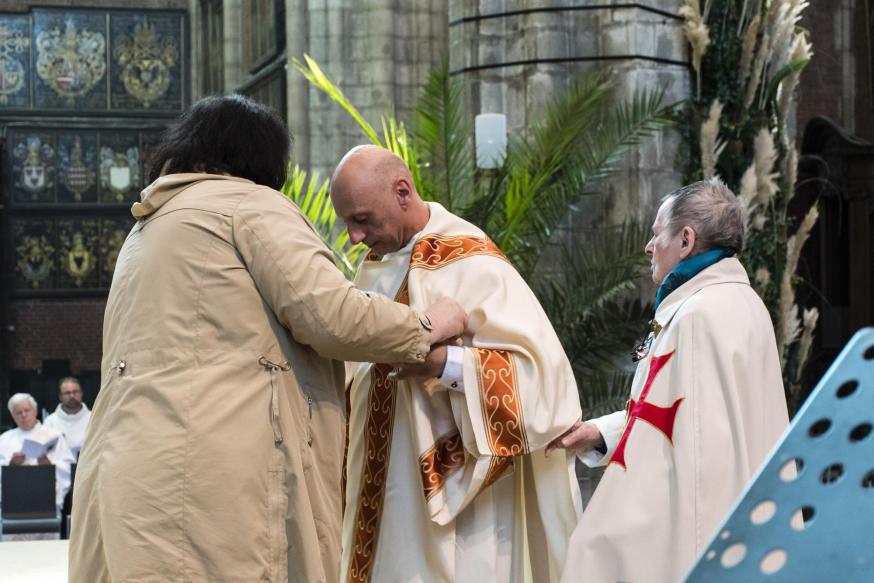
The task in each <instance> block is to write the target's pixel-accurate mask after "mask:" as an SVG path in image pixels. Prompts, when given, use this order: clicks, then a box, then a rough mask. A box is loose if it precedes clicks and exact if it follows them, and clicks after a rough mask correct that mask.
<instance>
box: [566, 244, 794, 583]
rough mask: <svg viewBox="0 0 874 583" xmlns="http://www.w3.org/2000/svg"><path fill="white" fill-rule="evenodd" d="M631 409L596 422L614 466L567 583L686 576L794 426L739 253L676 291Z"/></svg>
mask: <svg viewBox="0 0 874 583" xmlns="http://www.w3.org/2000/svg"><path fill="white" fill-rule="evenodd" d="M655 321H656V324H655V330H656V332H655V338H654V340H653V341H652V344H651V346H650V349H649V353H648V354H647V356H646V357H645V358H644V359H643V360H641V361H640V363H639V364H638V367H637V372H636V375H635V378H634V382H633V385H632V391H631V400H630V401H629V407H628V410H627V411H626V412H618V413H614V414H612V415H607V416H605V417H601V418H599V419H595V420H593V421H594V422H595V424H596V425H598V427H599V429H600V430H601V433H602V434H603V436H604V439H605V442H606V445H607V452H606V454H604V455H602V454H600V453H597V452H589V453H587V454H585V455H583V456H581V457H582V459H583V461H584V462H585V463H587V464H588V465H590V466H594V465H603V464H607V469H606V470H605V472H604V476H603V478H602V479H601V482H600V483H599V484H598V488H597V489H596V490H595V494H594V496H593V497H592V500H591V501H590V503H589V504H588V506H587V507H586V510H585V512H584V513H583V518H582V520H581V521H580V524H579V526H578V527H577V529H576V531H574V535H573V538H572V539H571V543H570V548H569V550H568V560H567V564H566V565H565V569H564V572H563V574H562V582H565V583H573V582H577V581H581V582H583V581H584V582H586V583H616V582H617V581H623V582H627V583H678V582H679V581H682V580H683V578H684V577H685V576H686V574H687V572H688V571H689V570H690V569H691V567H692V566H693V565H694V563H695V561H696V560H697V558H698V556H699V554H700V553H701V552H702V551H703V550H704V549H705V548H706V546H707V544H708V543H709V542H710V539H711V537H712V536H713V535H714V534H715V530H716V529H717V528H718V527H719V525H720V524H721V523H722V521H723V520H724V519H725V517H726V515H727V513H728V512H729V511H730V510H731V508H732V507H733V505H734V503H735V502H736V499H737V497H738V496H739V495H740V494H741V492H742V490H743V489H744V487H745V486H746V485H747V483H748V482H749V481H750V480H751V479H752V477H753V476H754V475H755V473H756V471H757V470H758V468H759V466H760V465H761V464H762V463H763V462H764V460H765V459H766V457H767V456H768V454H769V452H770V451H771V449H772V448H773V446H774V445H775V444H776V442H777V440H778V439H779V437H780V435H781V433H782V432H783V431H784V430H785V429H786V427H787V425H788V423H789V418H788V415H787V411H786V399H785V396H784V393H783V380H782V374H781V372H780V362H779V358H778V355H777V346H776V341H775V339H774V328H773V326H772V325H771V318H770V316H769V315H768V311H767V310H766V308H765V305H764V304H763V303H762V301H761V299H759V296H758V295H757V294H756V292H755V291H754V290H753V289H752V288H751V287H750V284H749V279H748V278H747V274H746V271H744V268H743V266H742V265H741V263H740V262H739V261H738V260H737V259H735V258H728V259H723V260H721V261H719V262H718V263H716V264H714V265H712V266H710V267H708V268H706V269H704V270H703V271H701V273H699V274H698V275H696V276H695V277H693V278H692V279H691V280H689V281H688V282H686V283H685V284H683V285H682V286H680V287H679V288H677V289H676V290H675V291H674V292H673V293H672V294H670V295H669V296H667V298H665V300H664V301H663V302H662V304H661V305H660V306H659V308H658V310H657V311H656V315H655Z"/></svg>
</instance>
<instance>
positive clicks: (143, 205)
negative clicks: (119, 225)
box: [131, 172, 252, 220]
mask: <svg viewBox="0 0 874 583" xmlns="http://www.w3.org/2000/svg"><path fill="white" fill-rule="evenodd" d="M205 180H231V181H236V182H243V183H247V184H252V181H251V180H246V179H245V178H237V177H235V176H225V175H224V174H199V173H194V172H184V173H179V174H165V175H164V176H161V177H159V178H158V179H157V180H155V181H154V182H153V183H151V184H150V185H148V186H147V187H146V188H145V189H144V190H143V191H142V192H141V193H140V202H135V203H134V205H133V207H131V214H132V215H133V216H134V218H135V219H137V220H142V219H144V218H146V217H148V216H149V215H150V214H152V213H154V212H155V211H157V210H158V209H159V208H161V207H162V206H163V205H164V204H165V203H166V202H167V201H169V200H170V199H172V198H173V197H174V196H176V195H177V194H179V193H180V192H182V191H183V190H185V189H186V188H188V187H190V186H193V185H195V184H197V183H198V182H203V181H205Z"/></svg>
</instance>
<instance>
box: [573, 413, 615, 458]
mask: <svg viewBox="0 0 874 583" xmlns="http://www.w3.org/2000/svg"><path fill="white" fill-rule="evenodd" d="M626 417H627V414H626V412H625V411H616V412H615V413H610V414H609V415H603V416H601V417H596V418H595V419H589V422H590V423H594V425H595V427H597V428H598V431H600V432H601V436H602V437H603V438H604V445H605V446H606V448H607V451H605V452H604V453H601V452H600V451H598V450H595V449H591V450H589V451H586V452H583V453H578V454H577V457H578V458H580V461H581V462H583V463H584V464H586V465H587V466H589V467H590V468H597V467H599V466H606V465H607V463H608V462H609V461H610V458H611V457H613V452H614V451H616V446H617V445H619V438H620V437H622V432H623V431H624V430H625V418H626Z"/></svg>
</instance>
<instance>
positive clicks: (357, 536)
mask: <svg viewBox="0 0 874 583" xmlns="http://www.w3.org/2000/svg"><path fill="white" fill-rule="evenodd" d="M331 197H332V200H333V203H334V207H335V208H336V210H337V214H338V215H339V216H340V217H342V219H343V220H344V221H345V222H346V226H347V228H348V230H349V235H350V239H351V240H352V241H353V242H355V243H358V242H363V243H364V244H365V245H367V246H368V247H369V248H370V254H369V256H368V259H367V260H366V261H365V262H364V264H363V265H362V267H361V269H360V270H359V273H358V276H357V278H356V285H357V286H358V287H360V288H361V289H365V290H369V291H371V292H375V293H381V294H384V295H387V296H389V297H394V298H396V299H397V301H400V302H404V303H408V304H409V305H410V306H412V307H414V308H415V307H417V306H424V305H428V304H429V303H430V302H433V301H436V300H437V299H439V298H443V297H448V298H452V299H454V300H456V301H457V302H458V303H459V304H461V306H462V307H463V308H464V309H465V311H467V312H468V313H469V314H470V320H469V322H470V323H469V327H468V330H467V331H466V332H465V334H464V336H463V338H461V340H460V342H459V343H458V344H457V345H454V346H448V347H447V346H444V347H442V348H435V349H434V351H433V353H432V355H431V356H430V357H429V359H428V362H427V363H426V364H425V365H417V367H409V366H407V367H405V368H404V369H402V370H396V369H395V370H393V369H392V368H391V367H390V366H388V365H380V364H377V365H371V364H368V363H355V364H350V366H349V369H350V374H349V375H348V377H349V379H348V380H350V382H351V386H350V393H349V407H350V412H349V429H348V431H349V436H348V437H349V441H348V453H347V464H346V470H347V481H346V495H345V501H346V507H345V516H344V521H343V535H342V537H343V560H342V566H341V576H342V580H343V581H347V582H349V581H355V582H365V581H372V582H374V583H376V582H378V583H400V582H408V581H417V582H421V583H444V582H456V583H466V582H475V583H509V582H516V581H520V582H521V581H537V582H538V583H549V582H552V581H557V580H558V577H559V574H560V569H561V566H562V564H563V561H564V558H565V549H566V546H567V541H568V538H569V537H570V533H571V532H572V530H573V527H574V525H575V524H576V521H577V518H578V513H579V509H580V499H579V489H578V486H577V482H576V476H575V474H574V467H573V462H574V460H573V456H565V453H564V452H561V455H560V456H553V457H551V458H549V459H547V458H546V457H545V456H544V452H543V448H545V447H546V445H547V444H548V443H549V442H550V441H551V440H553V439H555V438H556V437H558V436H559V435H561V434H562V433H564V432H565V431H566V430H567V429H568V428H569V427H571V426H572V425H573V424H574V422H575V421H576V420H578V419H579V415H580V406H579V396H578V393H577V387H576V383H575V381H574V377H573V373H572V371H571V367H570V364H569V362H568V360H567V357H566V356H565V354H564V351H563V350H562V346H561V344H560V343H559V340H558V338H557V336H556V334H555V332H554V330H553V328H552V326H551V325H550V323H549V320H548V319H547V317H546V315H545V313H544V312H543V310H542V309H541V307H540V304H539V303H538V301H537V298H536V297H535V296H534V294H533V293H532V292H531V290H530V289H529V288H528V286H527V285H526V284H525V282H524V281H523V279H522V278H521V276H520V275H519V274H518V272H517V271H516V270H515V269H514V268H513V266H512V265H511V264H510V263H509V261H508V260H507V258H506V257H505V256H504V255H503V254H502V253H501V252H500V251H499V250H498V249H497V247H496V246H495V245H494V243H492V241H491V240H489V239H488V238H487V237H486V236H485V234H484V233H483V232H482V231H481V230H480V229H478V228H477V227H475V226H473V225H471V224H470V223H468V222H466V221H464V220H462V219H460V218H459V217H456V216H455V215H452V214H451V213H449V212H448V211H447V210H446V209H444V208H443V207H442V206H440V205H439V204H436V203H426V202H424V201H422V200H421V199H420V198H419V195H418V193H417V192H416V188H415V185H414V182H413V178H412V176H411V174H410V171H409V170H408V169H407V167H406V166H405V165H404V163H403V161H402V160H401V159H400V158H399V157H397V156H395V155H394V154H392V153H391V152H389V151H387V150H384V149H382V148H378V147H375V146H359V147H358V148H355V149H353V150H352V151H350V152H349V153H348V154H347V155H346V157H344V158H343V160H342V161H341V162H340V164H339V166H338V167H337V170H336V172H335V174H334V178H333V181H332V187H331ZM414 377H415V379H414ZM438 377H439V379H438Z"/></svg>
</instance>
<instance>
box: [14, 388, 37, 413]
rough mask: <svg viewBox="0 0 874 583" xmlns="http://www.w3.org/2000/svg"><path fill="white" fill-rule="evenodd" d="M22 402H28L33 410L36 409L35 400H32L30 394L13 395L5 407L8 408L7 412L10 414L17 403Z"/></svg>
mask: <svg viewBox="0 0 874 583" xmlns="http://www.w3.org/2000/svg"><path fill="white" fill-rule="evenodd" d="M24 401H30V404H31V405H33V408H34V409H36V408H37V405H36V399H34V398H33V395H31V394H30V393H15V394H14V395H12V396H11V397H9V404H8V405H7V407H8V408H9V412H10V413H12V408H13V407H15V406H16V405H18V404H19V403H23V402H24Z"/></svg>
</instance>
